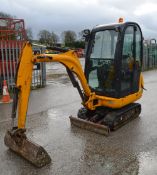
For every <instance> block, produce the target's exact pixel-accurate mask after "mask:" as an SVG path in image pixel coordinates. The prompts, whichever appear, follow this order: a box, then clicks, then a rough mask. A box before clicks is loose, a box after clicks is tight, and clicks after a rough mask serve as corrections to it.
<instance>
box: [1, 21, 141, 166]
mask: <svg viewBox="0 0 157 175" xmlns="http://www.w3.org/2000/svg"><path fill="white" fill-rule="evenodd" d="M84 37H85V41H86V43H87V47H86V54H85V70H84V71H83V69H82V66H81V64H80V61H79V59H78V58H77V55H76V53H75V52H74V51H73V50H65V49H57V48H56V50H57V51H60V53H58V54H40V55H33V51H32V47H31V44H30V43H29V42H27V43H26V44H25V45H24V47H23V50H22V53H21V56H20V58H19V62H18V66H17V73H16V80H15V82H16V85H15V88H14V98H13V106H12V115H11V117H12V128H11V129H10V130H8V131H7V132H6V135H5V138H4V142H5V145H6V146H8V147H9V148H10V149H11V150H13V151H14V152H16V153H18V154H19V155H21V156H22V157H24V158H25V159H27V160H28V161H29V162H31V163H32V164H34V165H35V166H37V167H42V166H44V165H46V164H48V163H50V162H51V158H50V156H49V155H48V153H47V152H46V151H45V149H44V148H43V147H41V146H40V145H37V144H36V143H33V142H32V141H30V140H29V139H28V138H27V136H26V127H25V124H26V113H27V107H28V99H29V94H30V86H31V80H32V70H33V65H34V64H36V63H41V62H59V63H61V64H63V65H64V66H65V68H66V70H67V74H68V75H69V78H70V80H71V82H72V84H73V86H74V87H75V88H77V90H78V92H79V95H80V97H81V100H82V105H83V107H82V108H81V109H79V111H78V116H77V117H72V116H70V121H71V123H72V124H73V125H76V126H78V127H81V128H84V129H88V130H91V131H94V132H96V133H100V134H104V135H108V133H109V132H110V131H114V130H116V129H117V128H119V127H121V126H122V125H124V124H126V123H127V122H129V121H130V120H132V119H134V118H136V117H138V116H139V114H140V112H141V105H140V104H139V103H135V101H137V100H138V99H140V98H141V96H142V93H143V87H144V83H143V76H142V74H141V69H142V58H143V36H142V31H141V28H140V26H139V25H138V24H137V23H135V22H119V23H116V24H110V25H98V26H96V27H94V28H93V29H92V30H91V31H90V30H84ZM76 77H77V78H78V80H79V81H80V83H79V82H78V80H77V79H76ZM17 108H18V114H16V112H17ZM16 117H17V124H15V118H16Z"/></svg>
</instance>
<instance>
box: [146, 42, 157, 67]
mask: <svg viewBox="0 0 157 175" xmlns="http://www.w3.org/2000/svg"><path fill="white" fill-rule="evenodd" d="M155 68H157V44H156V40H155V39H151V40H149V41H145V42H144V44H143V70H149V69H155Z"/></svg>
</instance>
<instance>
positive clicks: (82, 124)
mask: <svg viewBox="0 0 157 175" xmlns="http://www.w3.org/2000/svg"><path fill="white" fill-rule="evenodd" d="M69 118H70V122H71V124H72V125H75V126H77V127H79V128H82V129H86V130H89V131H92V132H95V133H98V134H102V135H106V136H108V135H109V133H110V129H109V127H108V126H105V125H100V124H99V123H93V122H90V121H87V120H83V119H80V118H76V117H72V116H70V117H69Z"/></svg>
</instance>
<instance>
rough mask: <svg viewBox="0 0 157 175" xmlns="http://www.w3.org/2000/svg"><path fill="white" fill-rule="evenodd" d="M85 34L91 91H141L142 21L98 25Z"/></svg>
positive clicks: (109, 93) (122, 93)
mask: <svg viewBox="0 0 157 175" xmlns="http://www.w3.org/2000/svg"><path fill="white" fill-rule="evenodd" d="M89 35H90V36H89ZM86 36H87V37H88V38H89V40H88V46H87V51H86V63H85V75H86V78H87V81H88V84H89V86H90V88H91V91H92V92H95V93H96V94H98V95H101V96H107V97H112V98H122V97H125V96H127V95H130V94H133V93H135V92H138V90H139V79H140V73H141V68H142V57H143V56H142V54H143V48H142V42H143V37H142V32H141V29H140V27H139V25H138V24H136V23H134V22H126V23H119V24H111V25H101V26H96V27H95V28H94V29H93V30H92V31H91V32H90V33H89V32H88V35H86Z"/></svg>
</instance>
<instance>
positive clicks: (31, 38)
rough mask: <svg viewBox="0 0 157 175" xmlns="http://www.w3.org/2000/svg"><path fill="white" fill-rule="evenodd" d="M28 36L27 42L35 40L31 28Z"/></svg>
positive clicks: (27, 33)
mask: <svg viewBox="0 0 157 175" xmlns="http://www.w3.org/2000/svg"><path fill="white" fill-rule="evenodd" d="M26 35H27V40H29V41H31V40H33V33H32V29H31V28H27V29H26Z"/></svg>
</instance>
